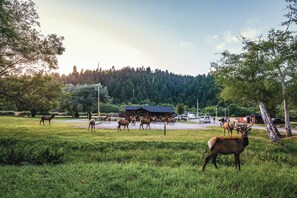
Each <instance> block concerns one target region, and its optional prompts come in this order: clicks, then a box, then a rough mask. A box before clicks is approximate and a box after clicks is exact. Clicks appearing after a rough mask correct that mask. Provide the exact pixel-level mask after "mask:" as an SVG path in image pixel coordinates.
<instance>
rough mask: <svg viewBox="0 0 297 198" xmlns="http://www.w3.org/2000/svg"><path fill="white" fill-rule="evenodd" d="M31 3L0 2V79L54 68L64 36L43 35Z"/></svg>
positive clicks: (15, 0) (11, 0) (16, 0)
mask: <svg viewBox="0 0 297 198" xmlns="http://www.w3.org/2000/svg"><path fill="white" fill-rule="evenodd" d="M38 19H39V16H38V14H37V12H36V9H35V4H34V3H33V2H32V1H31V0H28V1H18V0H1V1H0V76H4V75H11V74H16V73H29V72H32V71H36V70H39V69H40V68H49V69H56V68H57V57H56V56H57V55H61V54H62V53H63V52H64V50H65V49H64V47H63V44H62V41H63V39H64V38H63V37H59V36H57V35H55V34H50V35H47V36H43V35H42V34H41V33H40V31H39V30H38V29H37V27H39V26H40V25H39V22H38V21H37V20H38Z"/></svg>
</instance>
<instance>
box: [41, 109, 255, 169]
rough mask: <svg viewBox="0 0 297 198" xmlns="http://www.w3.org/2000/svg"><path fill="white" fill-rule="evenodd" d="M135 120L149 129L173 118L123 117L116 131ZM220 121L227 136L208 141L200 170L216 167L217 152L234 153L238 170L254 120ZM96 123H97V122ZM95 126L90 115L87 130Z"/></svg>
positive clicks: (140, 127) (50, 117)
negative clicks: (211, 166) (155, 124)
mask: <svg viewBox="0 0 297 198" xmlns="http://www.w3.org/2000/svg"><path fill="white" fill-rule="evenodd" d="M53 118H54V115H50V116H42V117H41V120H40V125H41V123H43V125H44V121H45V120H48V121H49V125H50V122H51V120H52V119H53ZM99 119H100V120H101V121H110V120H111V118H110V116H101V117H99ZM136 121H139V122H140V125H139V129H140V130H141V129H142V130H144V127H143V125H146V128H145V129H146V130H147V129H151V127H150V124H151V123H152V122H162V123H164V124H173V123H174V119H173V118H170V117H169V118H168V117H166V118H157V117H138V116H137V117H135V116H131V117H127V116H126V117H125V118H120V119H119V120H118V121H117V123H118V127H117V131H121V127H122V126H123V127H124V130H125V129H126V128H127V130H128V131H129V124H130V123H131V125H132V126H135V125H136ZM219 121H221V123H220V126H221V127H223V130H224V136H226V131H227V132H228V135H229V136H228V137H212V138H211V139H209V141H208V148H209V150H210V154H209V155H208V156H207V157H206V158H205V161H204V164H203V166H202V171H204V170H205V167H206V165H207V163H208V162H209V161H210V160H212V161H213V164H214V166H215V168H218V166H217V164H216V158H217V156H218V154H223V155H230V154H233V155H234V159H235V168H236V169H238V170H239V171H240V153H242V152H243V151H244V149H245V147H246V146H247V145H248V144H249V139H248V133H249V131H250V130H251V127H252V126H253V124H254V122H253V121H252V122H251V124H249V125H247V123H246V124H241V125H238V124H235V122H233V123H231V122H230V120H229V119H227V120H223V119H220V120H219ZM97 124H98V123H97ZM95 126H96V120H95V119H92V116H89V127H88V131H89V130H90V129H91V132H92V131H94V132H95ZM233 130H236V131H237V133H238V134H240V137H232V132H233Z"/></svg>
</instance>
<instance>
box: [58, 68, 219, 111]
mask: <svg viewBox="0 0 297 198" xmlns="http://www.w3.org/2000/svg"><path fill="white" fill-rule="evenodd" d="M55 77H56V78H57V80H58V81H60V82H63V83H64V84H73V85H78V84H98V83H101V85H102V86H103V87H107V90H108V92H109V95H110V96H111V97H112V99H113V103H115V104H119V103H129V102H130V103H133V104H150V105H159V104H164V103H165V104H166V103H167V104H172V105H176V104H184V105H187V106H188V107H190V108H191V107H196V104H197V99H198V101H199V107H206V106H212V105H216V104H217V103H218V99H217V95H218V93H219V88H218V87H217V86H216V85H215V83H214V79H213V77H212V76H211V75H205V74H203V75H197V76H195V77H194V76H189V75H177V74H174V73H171V72H168V71H167V70H166V71H162V70H159V69H156V70H154V71H152V70H151V68H150V67H147V68H145V67H140V68H136V69H135V68H132V67H129V66H128V67H124V68H121V69H119V70H116V69H115V68H114V67H112V68H111V69H109V70H102V69H99V70H98V69H97V70H85V71H84V70H81V71H80V72H78V71H77V68H76V66H74V67H73V71H72V72H71V73H70V74H68V75H62V76H60V75H59V74H55Z"/></svg>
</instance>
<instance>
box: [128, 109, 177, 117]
mask: <svg viewBox="0 0 297 198" xmlns="http://www.w3.org/2000/svg"><path fill="white" fill-rule="evenodd" d="M124 114H125V115H126V116H157V117H159V116H161V117H172V116H174V115H175V112H174V110H173V108H172V107H168V106H126V107H125V112H124Z"/></svg>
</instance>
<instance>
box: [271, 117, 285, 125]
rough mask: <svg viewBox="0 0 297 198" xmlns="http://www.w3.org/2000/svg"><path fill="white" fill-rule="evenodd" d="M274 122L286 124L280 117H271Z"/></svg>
mask: <svg viewBox="0 0 297 198" xmlns="http://www.w3.org/2000/svg"><path fill="white" fill-rule="evenodd" d="M271 120H272V123H273V124H285V121H284V120H282V119H280V118H271Z"/></svg>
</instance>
